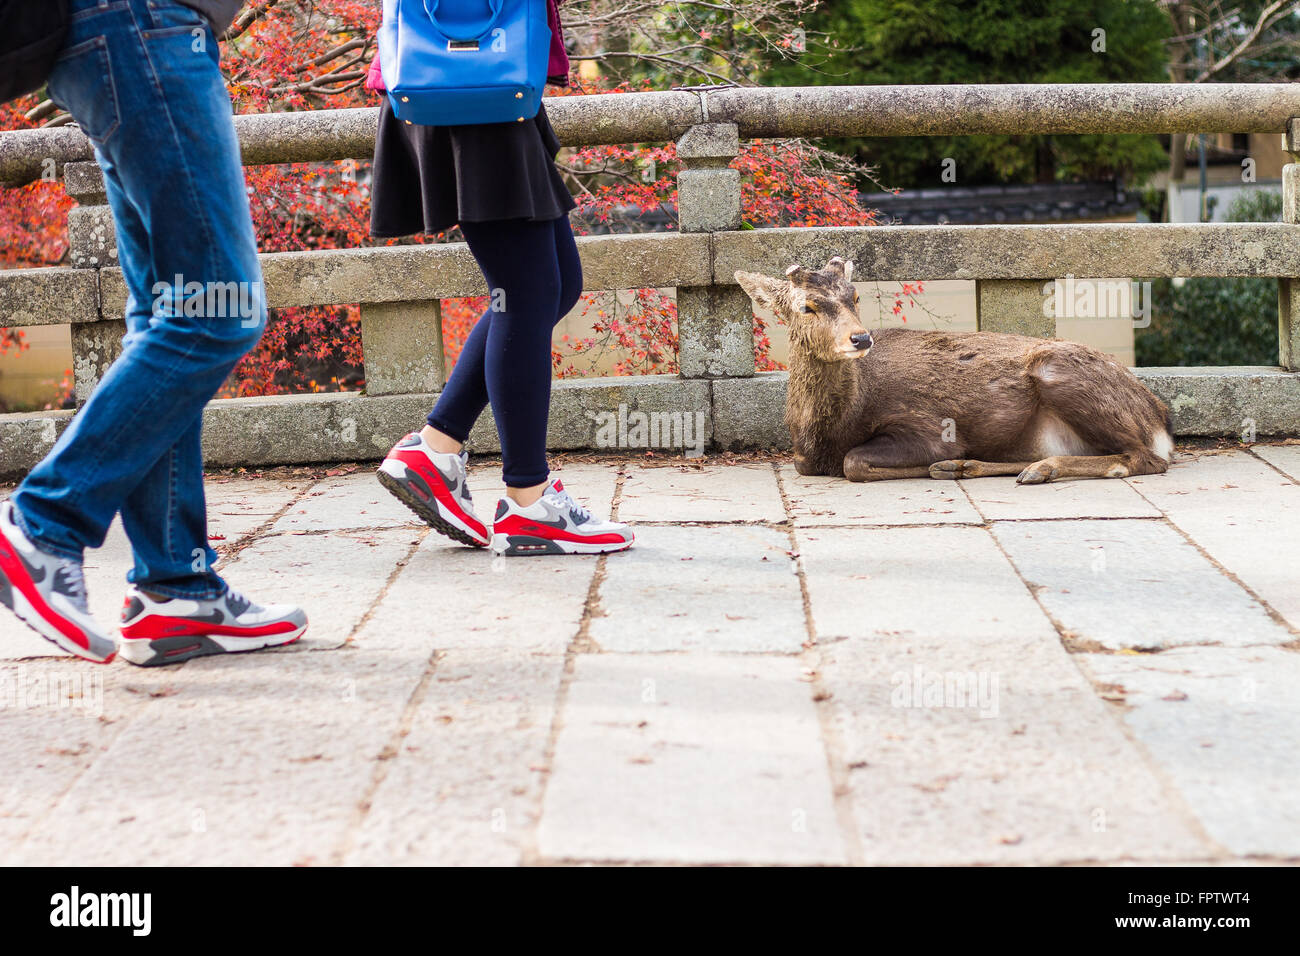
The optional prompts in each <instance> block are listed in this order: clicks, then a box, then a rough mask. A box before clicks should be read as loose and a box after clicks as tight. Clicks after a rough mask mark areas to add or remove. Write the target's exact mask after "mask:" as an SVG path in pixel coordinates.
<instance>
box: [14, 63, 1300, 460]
mask: <svg viewBox="0 0 1300 956" xmlns="http://www.w3.org/2000/svg"><path fill="white" fill-rule="evenodd" d="M547 109H548V111H549V113H550V116H551V120H552V123H553V125H554V126H555V129H556V132H557V134H558V135H559V137H560V140H561V142H563V143H564V144H565V145H570V146H583V145H594V144H608V143H631V142H664V141H668V140H675V141H676V143H677V155H678V157H679V159H680V161H681V165H682V169H681V172H680V174H679V177H678V215H679V224H680V230H679V231H678V232H674V233H658V234H640V235H616V236H588V237H581V238H579V239H578V247H579V251H580V253H581V256H582V263H583V271H584V279H585V289H586V291H589V292H590V291H599V290H616V289H628V288H640V287H646V286H654V287H669V286H671V287H676V289H677V307H678V333H679V365H680V369H681V374H680V375H671V376H668V375H663V376H637V377H625V378H602V379H582V380H573V379H570V380H564V381H561V382H557V383H556V388H555V390H554V397H553V404H552V415H551V432H550V436H549V442H550V445H551V447H552V448H555V449H574V448H591V447H596V446H597V445H598V444H599V442H598V440H597V432H598V429H599V423H600V418H601V416H600V414H599V413H602V412H606V413H616V412H617V410H618V409H619V407H620V406H624V405H625V406H626V407H627V408H628V409H630V410H639V411H642V412H655V411H658V412H663V413H666V414H668V415H670V416H676V415H679V414H681V415H694V414H696V413H698V414H699V415H702V418H699V419H693V420H702V421H703V422H704V428H705V436H706V438H707V441H708V443H709V444H710V446H711V447H715V448H739V447H756V446H757V447H782V446H785V445H787V444H788V438H787V436H786V435H785V433H784V430H783V427H782V424H781V408H782V405H783V402H784V394H785V376H784V375H783V374H782V373H761V374H755V372H754V351H753V338H752V333H751V305H750V301H749V299H748V297H747V296H746V295H745V294H744V293H743V292H742V291H741V290H740V288H739V287H738V286H737V285H736V284H735V281H734V278H733V272H734V270H736V269H746V270H750V271H760V272H768V273H771V274H779V273H780V272H782V271H784V270H785V268H786V267H788V266H789V265H790V264H791V263H793V262H799V263H802V264H804V265H806V266H810V267H819V266H820V265H821V264H822V263H824V262H825V260H826V259H827V258H829V257H830V256H831V255H841V256H844V257H846V258H849V259H852V260H853V261H854V263H855V265H856V271H855V279H860V280H862V281H873V280H880V281H890V280H900V279H906V280H915V279H925V280H938V279H970V280H974V282H975V287H976V303H977V316H978V323H979V327H980V328H983V329H992V330H1004V331H1018V332H1022V333H1027V334H1031V335H1039V336H1051V335H1053V334H1054V333H1055V320H1054V319H1050V318H1045V317H1044V314H1043V308H1042V303H1043V291H1042V290H1043V286H1044V284H1045V283H1046V282H1049V281H1051V280H1052V279H1054V278H1057V277H1064V276H1068V275H1072V276H1075V277H1078V278H1108V277H1134V278H1138V277H1141V278H1155V277H1162V276H1165V277H1173V276H1188V277H1197V276H1256V277H1267V278H1274V279H1277V280H1278V281H1279V289H1280V291H1279V335H1280V347H1281V356H1282V363H1283V366H1284V367H1282V368H1273V367H1261V368H1231V369H1225V368H1216V369H1204V368H1198V369H1185V368H1145V369H1139V370H1138V372H1139V375H1140V376H1141V377H1142V379H1143V380H1144V381H1145V382H1146V383H1147V385H1148V386H1150V387H1151V388H1152V389H1153V390H1154V391H1155V392H1156V393H1157V394H1158V395H1160V396H1161V397H1162V398H1163V399H1164V400H1165V401H1166V402H1167V403H1169V405H1170V407H1171V409H1172V410H1173V413H1174V423H1175V429H1176V430H1177V431H1178V432H1179V433H1180V434H1184V435H1235V434H1238V433H1240V432H1241V431H1242V430H1243V429H1253V430H1254V431H1255V432H1256V433H1258V434H1296V433H1300V374H1297V369H1298V368H1300V321H1297V314H1296V313H1297V310H1300V165H1296V164H1295V163H1292V164H1291V165H1288V166H1286V167H1285V175H1284V180H1283V181H1284V215H1283V222H1281V223H1263V224H1255V223H1240V224H1231V223H1229V224H1128V223H1118V224H1104V225H1016V226H916V227H907V226H901V227H900V226H877V227H834V228H830V227H828V228H773V229H752V230H742V229H741V228H740V225H741V222H740V217H741V208H740V175H739V173H738V172H737V171H736V170H734V169H731V168H729V163H730V162H731V160H732V159H733V158H734V157H735V156H736V155H737V153H738V151H739V148H740V140H741V139H742V138H757V137H765V138H770V137H789V136H805V137H816V136H831V135H865V134H870V135H873V136H893V135H955V134H977V133H1054V134H1071V133H1099V132H1117V133H1159V132H1164V133H1217V132H1235V133H1242V132H1259V133H1269V132H1276V133H1280V134H1282V135H1283V143H1284V149H1285V150H1287V151H1288V152H1290V153H1291V154H1293V159H1294V158H1295V156H1296V154H1300V120H1297V117H1300V84H1297V85H1288V84H1268V85H1266V84H1258V85H1245V84H1223V85H1163V84H1151V85H1147V84H1141V85H1095V86H1050V85H1044V86H1014V85H1009V86H913V87H808V88H804V87H784V88H713V89H699V90H691V91H672V92H664V93H630V94H621V95H607V96H586V97H557V98H551V99H548V101H547ZM375 123H376V115H375V110H373V109H349V110H331V111H320V112H304V113H277V114H269V115H260V116H240V117H236V127H237V129H238V132H239V137H240V143H241V148H242V151H243V158H244V162H245V164H246V165H257V164H265V163H285V162H306V161H324V160H338V159H347V158H365V157H368V156H369V155H370V154H371V152H372V149H373V146H374V130H375ZM51 172H53V173H54V174H55V175H61V176H62V177H63V181H64V183H65V185H66V188H67V190H68V192H69V194H70V195H72V196H73V197H74V198H75V199H77V200H78V202H79V203H80V205H79V206H77V207H76V208H74V209H73V210H72V211H71V212H70V213H69V217H68V233H69V240H70V243H71V251H70V255H69V259H70V262H71V267H69V268H45V269H27V270H10V271H0V326H9V327H21V326H32V325H41V324H55V323H71V325H72V329H73V332H72V342H73V350H74V370H75V380H76V390H77V395H78V398H79V399H81V400H84V398H85V396H86V395H88V394H89V392H90V390H91V389H93V388H94V387H95V384H96V383H97V381H98V380H99V377H100V375H101V374H102V373H103V371H104V369H105V368H106V367H107V365H108V364H109V363H110V362H111V361H112V360H113V359H114V358H115V357H116V355H117V354H118V351H119V348H120V339H121V336H122V334H123V331H124V325H123V322H122V320H121V318H120V316H121V315H122V312H123V308H124V305H125V299H126V293H125V288H124V284H123V281H122V274H121V271H120V269H119V268H118V267H117V263H116V259H115V248H114V247H115V242H114V238H113V227H112V219H111V216H110V213H109V210H108V207H107V206H106V205H105V199H104V192H103V181H102V178H101V176H100V174H99V169H98V167H97V166H96V165H95V164H94V162H93V155H92V152H91V149H90V146H89V144H88V142H87V141H86V139H85V137H84V136H82V135H81V134H80V133H79V132H78V131H77V130H76V129H68V128H57V129H52V130H29V131H20V132H10V133H3V134H0V182H5V183H9V184H18V183H23V182H28V181H31V180H33V179H35V178H37V177H40V176H41V175H49V174H50V173H51ZM262 265H263V270H264V274H265V281H266V291H267V298H268V302H269V304H270V305H271V306H272V307H283V306H307V305H324V304H345V303H354V302H358V303H360V307H361V325H362V342H363V348H364V353H365V377H366V382H367V386H366V390H365V392H364V393H337V394H323V395H322V394H313V395H294V396H280V397H274V398H254V399H223V400H218V401H215V402H213V403H212V404H211V406H210V407H209V410H208V413H207V418H206V432H205V444H206V448H207V453H208V457H209V460H210V461H211V462H212V463H214V464H274V463H292V462H319V461H331V460H349V459H368V458H375V457H378V456H380V455H382V454H383V452H384V451H386V450H387V449H388V448H389V446H390V445H391V444H392V442H393V441H394V440H395V439H396V438H398V437H400V436H401V435H402V434H403V433H404V432H405V431H406V430H408V429H410V428H412V427H414V426H415V425H417V424H418V423H419V422H420V421H421V420H422V419H423V417H424V415H425V414H426V412H427V410H428V408H429V407H430V405H431V404H432V403H433V401H434V399H435V395H436V392H437V391H438V389H439V388H440V387H441V385H442V381H443V369H444V361H443V351H442V340H441V322H440V315H439V300H440V299H442V298H447V297H452V296H462V295H478V294H483V293H484V292H486V289H485V287H484V285H483V280H482V277H481V275H480V274H479V271H478V268H477V266H476V265H475V263H474V261H473V258H472V257H471V256H470V255H469V253H468V251H467V249H466V248H465V247H464V245H463V244H460V243H453V244H436V245H411V246H395V247H383V248H359V249H341V250H327V251H314V252H295V253H271V254H265V255H263V256H262ZM71 414H72V413H71V412H53V413H33V414H17V415H3V416H0V473H7V474H13V473H17V472H21V471H23V470H24V469H26V468H29V467H30V466H31V465H32V464H34V463H35V462H36V461H38V460H39V459H40V457H41V456H42V455H44V454H45V453H46V452H47V451H48V450H49V448H50V446H51V444H52V443H53V441H54V440H55V438H56V437H57V435H58V433H59V431H60V429H61V428H62V427H63V425H64V424H65V423H66V421H67V420H68V417H69V416H70V415H71ZM471 445H472V447H474V448H475V449H477V450H480V451H485V450H493V449H494V448H495V447H496V435H495V432H494V430H493V428H492V423H491V420H490V416H488V415H485V416H484V418H483V419H482V420H481V421H480V422H479V425H478V427H477V428H476V430H475V433H474V435H473V436H472V437H471Z"/></svg>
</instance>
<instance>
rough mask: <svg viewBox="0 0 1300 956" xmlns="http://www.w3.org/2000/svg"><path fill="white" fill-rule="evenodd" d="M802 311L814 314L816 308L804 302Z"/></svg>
mask: <svg viewBox="0 0 1300 956" xmlns="http://www.w3.org/2000/svg"><path fill="white" fill-rule="evenodd" d="M803 310H804V312H807V313H811V312H816V311H817V309H816V307H815V306H813V304H812V303H811V302H804V304H803Z"/></svg>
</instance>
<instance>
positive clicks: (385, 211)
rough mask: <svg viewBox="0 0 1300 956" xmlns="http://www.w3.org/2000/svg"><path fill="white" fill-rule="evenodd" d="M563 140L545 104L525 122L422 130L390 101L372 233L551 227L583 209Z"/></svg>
mask: <svg viewBox="0 0 1300 956" xmlns="http://www.w3.org/2000/svg"><path fill="white" fill-rule="evenodd" d="M559 151H560V141H559V139H557V138H556V136H555V130H553V129H552V128H551V121H550V120H549V119H548V118H547V116H546V107H545V106H544V105H543V106H541V107H540V108H539V109H538V110H537V115H536V116H535V117H533V119H531V120H526V121H524V122H522V123H519V122H514V123H481V124H476V125H472V126H416V125H411V124H408V123H406V122H404V121H403V120H399V119H398V118H397V117H396V116H395V115H393V107H392V104H391V103H389V101H388V97H387V96H386V95H385V96H384V103H383V107H382V108H381V109H380V111H379V132H378V134H377V135H376V137H375V165H374V180H373V184H372V186H371V194H370V233H371V235H373V236H376V237H379V238H392V237H396V236H409V235H412V234H413V233H417V232H426V233H434V232H442V231H443V230H445V229H449V228H450V227H451V226H453V225H455V224H456V223H458V222H460V221H462V220H468V221H470V222H479V221H483V220H489V219H533V220H551V219H556V218H558V217H560V216H564V215H567V214H568V212H569V210H570V209H573V208H574V207H575V206H576V205H577V203H575V202H574V201H573V197H572V196H571V195H569V190H568V189H567V188H565V185H564V180H563V179H561V178H560V173H559V170H557V169H556V168H555V155H556V153H558V152H559Z"/></svg>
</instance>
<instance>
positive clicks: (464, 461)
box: [460, 451, 474, 511]
mask: <svg viewBox="0 0 1300 956" xmlns="http://www.w3.org/2000/svg"><path fill="white" fill-rule="evenodd" d="M460 471H461V475H460V494H461V497H462V498H463V499H464V500H465V504H467V505H469V506H470V507H469V510H470V511H473V510H474V496H473V495H471V494H470V493H469V452H467V451H463V452H461V453H460Z"/></svg>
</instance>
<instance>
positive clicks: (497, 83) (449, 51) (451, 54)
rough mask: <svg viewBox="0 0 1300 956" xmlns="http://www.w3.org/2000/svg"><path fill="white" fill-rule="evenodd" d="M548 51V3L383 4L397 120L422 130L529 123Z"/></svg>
mask: <svg viewBox="0 0 1300 956" xmlns="http://www.w3.org/2000/svg"><path fill="white" fill-rule="evenodd" d="M550 52H551V28H550V27H549V26H548V25H547V22H546V0H384V19H383V23H382V25H381V26H380V28H379V66H380V71H381V72H382V73H383V77H384V85H385V86H386V87H387V88H388V98H389V101H390V102H391V103H392V104H393V112H394V113H395V114H396V115H397V118H398V119H402V120H409V121H410V122H412V123H416V124H418V125H421V126H462V125H470V124H475V123H503V122H522V121H524V120H527V119H531V118H532V117H534V116H536V115H537V110H538V108H539V107H540V106H541V103H542V90H543V88H544V87H545V85H546V69H547V65H548V60H549V58H550Z"/></svg>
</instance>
